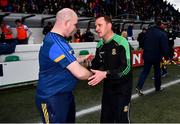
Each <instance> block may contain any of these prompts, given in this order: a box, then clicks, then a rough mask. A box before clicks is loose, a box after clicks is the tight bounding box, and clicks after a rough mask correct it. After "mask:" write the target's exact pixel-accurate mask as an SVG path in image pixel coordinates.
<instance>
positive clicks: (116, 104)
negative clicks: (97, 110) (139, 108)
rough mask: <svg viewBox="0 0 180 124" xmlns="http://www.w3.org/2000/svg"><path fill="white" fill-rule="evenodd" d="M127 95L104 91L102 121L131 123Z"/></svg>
mask: <svg viewBox="0 0 180 124" xmlns="http://www.w3.org/2000/svg"><path fill="white" fill-rule="evenodd" d="M129 107H130V105H129V104H127V97H126V96H123V95H121V94H108V93H104V94H103V98H102V107H101V123H129V110H130V109H129Z"/></svg>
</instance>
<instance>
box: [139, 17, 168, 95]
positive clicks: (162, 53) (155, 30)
mask: <svg viewBox="0 0 180 124" xmlns="http://www.w3.org/2000/svg"><path fill="white" fill-rule="evenodd" d="M155 23H156V26H153V27H151V28H150V29H149V30H148V31H147V32H146V35H145V38H144V53H143V59H144V69H143V71H142V73H141V75H140V78H139V81H138V84H137V86H136V91H137V92H138V94H139V95H143V92H142V91H141V89H142V88H143V85H144V82H145V79H146V77H147V75H148V74H149V71H150V69H151V67H152V66H153V68H154V77H155V80H154V86H155V90H156V91H161V90H162V88H161V70H160V61H161V60H162V57H167V56H168V38H167V34H166V32H165V31H163V30H162V29H161V28H160V25H161V21H160V20H159V19H156V21H155Z"/></svg>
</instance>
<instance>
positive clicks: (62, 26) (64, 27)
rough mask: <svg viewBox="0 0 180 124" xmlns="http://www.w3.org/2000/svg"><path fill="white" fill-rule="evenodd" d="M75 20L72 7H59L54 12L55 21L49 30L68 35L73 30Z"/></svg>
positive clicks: (75, 16) (76, 17) (74, 28)
mask: <svg viewBox="0 0 180 124" xmlns="http://www.w3.org/2000/svg"><path fill="white" fill-rule="evenodd" d="M77 22H78V16H77V14H76V13H75V12H74V11H73V10H72V9H69V8H64V9H61V10H60V11H59V12H58V13H57V14H56V22H55V24H54V27H53V29H52V30H51V31H52V32H55V33H58V34H60V35H62V36H64V37H69V36H71V35H72V34H73V33H74V32H75V30H76V25H77Z"/></svg>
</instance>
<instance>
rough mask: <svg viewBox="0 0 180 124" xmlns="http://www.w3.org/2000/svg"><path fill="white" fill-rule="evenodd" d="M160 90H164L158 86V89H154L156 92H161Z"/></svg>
mask: <svg viewBox="0 0 180 124" xmlns="http://www.w3.org/2000/svg"><path fill="white" fill-rule="evenodd" d="M162 91H164V88H160V89H158V90H157V89H156V92H162Z"/></svg>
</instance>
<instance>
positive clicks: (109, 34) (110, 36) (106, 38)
mask: <svg viewBox="0 0 180 124" xmlns="http://www.w3.org/2000/svg"><path fill="white" fill-rule="evenodd" d="M113 36H114V32H113V31H111V32H109V33H108V34H107V35H106V36H105V37H104V38H103V40H104V43H106V42H108V41H109V40H110V39H111V38H112V37H113Z"/></svg>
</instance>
